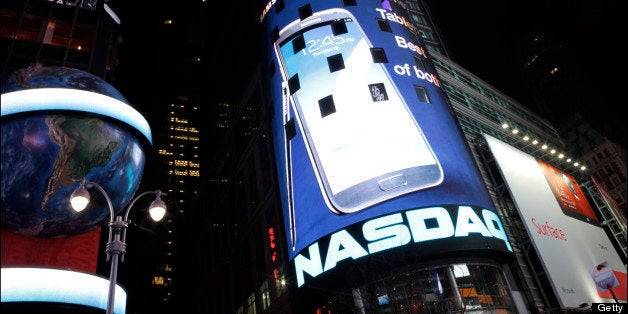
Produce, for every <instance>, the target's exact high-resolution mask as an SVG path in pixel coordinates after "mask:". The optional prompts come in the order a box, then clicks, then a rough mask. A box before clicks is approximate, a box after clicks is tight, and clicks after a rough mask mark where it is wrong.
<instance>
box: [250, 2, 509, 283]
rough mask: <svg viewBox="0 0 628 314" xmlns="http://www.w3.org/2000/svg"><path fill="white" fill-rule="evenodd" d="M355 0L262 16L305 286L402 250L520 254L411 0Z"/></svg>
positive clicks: (282, 174) (290, 225) (287, 199)
mask: <svg viewBox="0 0 628 314" xmlns="http://www.w3.org/2000/svg"><path fill="white" fill-rule="evenodd" d="M351 2H352V1H344V2H342V1H315V2H307V1H289V2H288V1H286V2H284V1H270V2H269V3H268V4H267V6H266V7H265V9H264V10H263V12H262V15H261V16H260V19H261V21H262V23H264V29H265V31H266V32H267V34H268V37H269V40H268V42H269V43H270V45H269V46H268V47H267V50H266V54H267V61H268V64H270V65H271V67H270V71H271V74H270V78H269V80H270V91H269V93H270V95H271V97H272V103H273V104H274V107H275V108H274V109H275V115H274V119H273V124H272V127H273V136H274V140H275V152H276V160H277V168H278V172H279V178H280V191H281V195H282V202H283V203H282V205H283V209H284V218H285V229H286V233H287V235H286V238H287V240H288V247H289V248H291V250H290V253H289V254H290V256H289V257H290V259H291V260H293V261H294V266H295V269H296V276H297V281H298V285H299V286H301V285H302V284H304V283H305V281H306V280H308V278H309V277H316V276H318V275H319V274H322V273H324V272H326V271H329V270H332V269H333V268H334V267H335V266H336V265H337V264H338V263H342V262H343V261H345V260H356V261H357V260H359V259H360V258H362V257H365V256H368V255H370V254H385V253H384V252H383V251H387V250H391V249H395V248H400V247H408V246H414V247H416V249H417V250H414V251H416V252H420V253H417V254H422V255H430V254H437V253H447V252H455V251H458V250H489V251H499V252H509V251H512V249H511V247H510V244H509V243H508V239H507V237H506V234H505V231H504V228H503V226H502V224H501V221H500V220H499V218H498V216H497V215H496V214H495V210H494V209H493V205H492V203H491V200H490V198H489V196H488V193H487V191H486V189H485V187H484V185H483V183H482V180H481V178H480V176H479V173H478V171H477V169H476V166H475V164H474V162H473V160H472V157H471V155H470V152H469V150H468V147H467V146H466V142H465V140H464V138H463V136H462V133H461V132H460V129H459V127H458V125H457V122H456V121H455V119H454V117H453V113H452V111H451V108H450V107H449V105H448V103H447V101H446V100H445V98H444V94H443V91H442V90H441V85H440V81H439V79H438V77H437V76H436V74H435V73H436V71H435V69H434V67H433V65H432V63H431V61H430V59H429V57H428V55H427V53H426V50H425V48H424V46H423V45H422V43H421V42H419V41H417V39H416V38H417V37H416V36H415V35H414V34H415V33H416V32H417V30H416V29H415V28H414V26H413V25H412V24H411V23H409V21H408V19H407V18H406V17H405V16H404V15H403V14H402V12H404V11H403V10H402V9H401V8H399V7H398V5H400V4H399V3H396V2H388V1H384V2H382V1H379V0H371V1H360V2H359V4H358V5H356V4H355V3H351ZM343 3H345V4H344V5H343Z"/></svg>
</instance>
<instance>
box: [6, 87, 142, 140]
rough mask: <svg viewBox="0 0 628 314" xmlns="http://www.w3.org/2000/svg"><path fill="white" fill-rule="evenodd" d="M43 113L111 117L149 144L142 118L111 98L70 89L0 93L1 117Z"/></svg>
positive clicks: (130, 108) (126, 105)
mask: <svg viewBox="0 0 628 314" xmlns="http://www.w3.org/2000/svg"><path fill="white" fill-rule="evenodd" d="M46 110H55V111H59V110H60V111H63V110H72V111H81V112H87V113H95V114H100V115H103V116H107V117H111V118H114V119H116V120H118V121H122V122H124V123H126V124H128V125H129V126H131V127H134V128H135V129H137V130H138V131H139V132H140V133H142V134H143V135H144V136H145V137H146V139H148V142H150V143H151V144H152V143H153V139H152V135H151V131H150V126H149V125H148V122H147V121H146V119H144V117H143V116H142V115H141V114H140V113H139V112H137V111H136V110H135V109H134V108H133V107H131V106H129V105H128V104H126V103H124V102H122V101H120V100H118V99H115V98H113V97H109V96H106V95H103V94H100V93H95V92H90V91H85V90H79V89H71V88H34V89H26V90H19V91H15V92H10V93H5V94H2V106H0V115H1V116H3V117H4V116H6V115H10V114H15V113H23V112H31V111H46Z"/></svg>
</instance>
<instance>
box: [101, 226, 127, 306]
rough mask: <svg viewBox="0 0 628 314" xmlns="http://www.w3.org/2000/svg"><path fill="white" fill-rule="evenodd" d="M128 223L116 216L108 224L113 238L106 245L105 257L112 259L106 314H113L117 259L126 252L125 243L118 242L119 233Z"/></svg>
mask: <svg viewBox="0 0 628 314" xmlns="http://www.w3.org/2000/svg"><path fill="white" fill-rule="evenodd" d="M127 226H128V222H127V221H124V220H122V217H121V216H117V217H116V220H115V221H112V222H110V223H109V233H110V234H113V238H112V239H111V240H110V241H109V243H107V249H106V251H107V255H108V256H111V257H112V260H111V271H110V272H109V297H108V301H107V314H113V313H114V311H113V308H114V301H115V296H116V283H117V277H118V259H119V258H120V255H121V254H122V255H123V256H124V253H125V252H126V243H124V242H122V241H120V233H121V231H122V230H123V229H126V227H127Z"/></svg>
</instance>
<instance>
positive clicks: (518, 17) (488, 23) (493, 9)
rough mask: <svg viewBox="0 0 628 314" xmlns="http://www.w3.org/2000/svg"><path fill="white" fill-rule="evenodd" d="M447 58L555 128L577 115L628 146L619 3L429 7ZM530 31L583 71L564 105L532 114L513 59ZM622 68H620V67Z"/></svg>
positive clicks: (549, 0)
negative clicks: (554, 44) (547, 40)
mask: <svg viewBox="0 0 628 314" xmlns="http://www.w3.org/2000/svg"><path fill="white" fill-rule="evenodd" d="M426 2H427V3H428V5H429V6H430V8H431V13H432V16H433V17H434V19H435V23H436V24H437V25H438V27H439V29H440V32H441V36H442V37H443V40H444V41H445V46H446V48H447V49H448V50H449V52H450V54H451V59H452V60H453V61H454V62H456V63H458V64H459V65H461V66H462V67H464V68H466V69H467V70H469V71H470V72H471V73H473V74H475V75H476V76H478V77H479V78H481V79H482V80H484V81H485V82H487V83H489V84H490V85H492V86H493V87H495V88H497V89H498V90H500V91H502V92H504V93H505V94H506V95H508V96H510V97H512V98H513V99H515V100H516V101H518V102H520V103H521V104H522V105H525V106H528V107H529V108H530V109H531V110H533V111H535V112H536V113H538V114H540V115H541V116H542V117H544V118H546V119H547V120H549V121H550V122H551V123H552V124H553V125H554V126H555V127H557V128H558V127H560V126H561V125H562V124H563V123H564V122H565V121H566V120H568V119H569V118H571V117H572V116H573V115H574V114H575V113H580V114H581V115H582V116H583V117H584V118H585V120H587V121H588V122H589V123H590V124H591V125H592V126H593V127H594V128H595V129H596V130H598V131H599V132H600V133H602V134H603V135H605V136H606V137H607V138H609V139H611V140H613V141H615V142H616V143H618V144H620V145H622V146H623V147H626V126H625V118H624V115H623V114H621V113H620V106H621V105H620V104H619V103H618V101H619V100H620V99H621V98H620V94H619V93H620V91H621V90H623V88H622V87H621V86H620V80H619V79H617V77H618V74H617V71H618V69H619V68H620V66H619V62H620V61H622V60H623V59H624V58H620V56H619V53H620V51H621V49H620V48H619V45H620V44H621V42H620V40H621V38H622V37H623V36H620V35H621V34H622V33H620V32H621V31H620V28H619V23H620V18H621V17H619V13H620V12H621V10H620V9H619V8H618V7H619V5H618V1H613V0H576V1H573V0H558V1H555V0H532V1H499V0H485V1H455V0H426ZM531 31H537V32H543V33H544V34H546V35H547V36H548V37H550V38H552V40H554V41H555V42H557V43H560V44H561V45H562V52H563V55H562V56H563V59H564V61H565V62H570V63H571V64H573V65H575V68H577V69H578V70H581V74H580V76H579V77H577V78H573V80H574V87H573V89H571V90H570V91H567V92H566V93H565V97H570V96H571V98H568V99H569V100H570V101H568V102H567V103H566V104H549V105H548V106H547V107H546V108H534V107H533V106H530V104H529V103H528V102H526V96H527V95H526V93H528V91H527V90H526V89H524V88H523V87H522V84H520V81H519V75H518V69H519V68H521V62H522V61H521V60H519V59H517V58H516V56H517V55H518V53H519V52H520V51H519V50H518V49H520V47H521V45H523V44H524V40H523V38H524V36H525V35H526V34H529V33H530V32H531ZM622 63H623V61H622Z"/></svg>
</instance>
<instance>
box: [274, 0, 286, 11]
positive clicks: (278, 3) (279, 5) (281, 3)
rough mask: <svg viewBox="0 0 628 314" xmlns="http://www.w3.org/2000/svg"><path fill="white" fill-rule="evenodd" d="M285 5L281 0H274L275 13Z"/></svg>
mask: <svg viewBox="0 0 628 314" xmlns="http://www.w3.org/2000/svg"><path fill="white" fill-rule="evenodd" d="M285 7H286V4H285V2H284V1H283V0H277V1H276V2H275V14H277V13H279V12H281V10H283V8H285Z"/></svg>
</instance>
